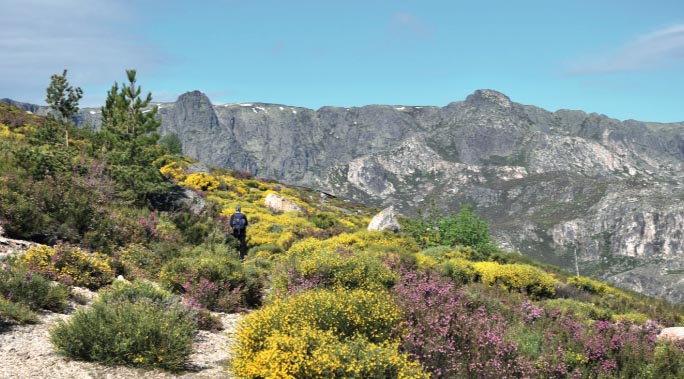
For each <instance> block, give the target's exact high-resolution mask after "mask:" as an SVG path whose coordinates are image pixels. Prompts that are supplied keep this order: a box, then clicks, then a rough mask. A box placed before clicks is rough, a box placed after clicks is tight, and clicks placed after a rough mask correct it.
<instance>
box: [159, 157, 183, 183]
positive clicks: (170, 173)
mask: <svg viewBox="0 0 684 379" xmlns="http://www.w3.org/2000/svg"><path fill="white" fill-rule="evenodd" d="M159 171H160V172H161V173H162V175H164V176H165V177H167V178H171V179H174V180H177V181H179V182H182V181H183V180H185V178H186V177H187V175H185V170H184V167H183V164H182V163H180V162H171V163H168V164H166V165H164V166H163V167H162V168H160V169H159Z"/></svg>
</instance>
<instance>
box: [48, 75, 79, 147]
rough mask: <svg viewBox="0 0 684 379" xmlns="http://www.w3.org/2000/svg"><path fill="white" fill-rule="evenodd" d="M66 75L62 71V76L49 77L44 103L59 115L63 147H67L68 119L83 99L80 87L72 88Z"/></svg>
mask: <svg viewBox="0 0 684 379" xmlns="http://www.w3.org/2000/svg"><path fill="white" fill-rule="evenodd" d="M66 75H67V70H66V69H64V72H63V73H62V75H57V74H55V75H52V76H51V77H50V86H48V88H47V90H46V92H47V97H46V98H45V101H46V102H47V103H48V105H50V108H52V109H54V110H55V111H57V113H58V114H59V116H60V118H61V121H62V123H63V125H64V129H65V145H66V146H67V147H69V127H70V126H71V121H70V120H69V119H70V118H71V116H73V115H74V114H75V113H76V112H78V101H79V100H81V98H82V97H83V90H81V87H76V88H73V87H72V86H71V85H70V84H69V82H68V81H67V79H66Z"/></svg>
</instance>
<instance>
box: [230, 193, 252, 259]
mask: <svg viewBox="0 0 684 379" xmlns="http://www.w3.org/2000/svg"><path fill="white" fill-rule="evenodd" d="M241 210H242V208H240V206H239V205H238V206H237V207H235V213H233V215H232V216H230V227H231V228H232V229H233V237H235V238H237V240H238V241H240V249H239V252H240V259H242V260H243V261H244V260H245V255H247V241H246V240H245V239H246V238H247V225H248V222H247V216H245V215H244V213H242V212H241Z"/></svg>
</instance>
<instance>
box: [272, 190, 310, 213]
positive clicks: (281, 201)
mask: <svg viewBox="0 0 684 379" xmlns="http://www.w3.org/2000/svg"><path fill="white" fill-rule="evenodd" d="M264 205H266V208H268V209H270V210H271V211H273V212H278V213H284V212H302V211H304V209H303V208H302V207H301V206H300V205H299V204H297V203H295V202H294V201H292V200H290V199H286V198H284V197H282V196H280V195H276V194H274V193H269V194H268V195H266V199H264Z"/></svg>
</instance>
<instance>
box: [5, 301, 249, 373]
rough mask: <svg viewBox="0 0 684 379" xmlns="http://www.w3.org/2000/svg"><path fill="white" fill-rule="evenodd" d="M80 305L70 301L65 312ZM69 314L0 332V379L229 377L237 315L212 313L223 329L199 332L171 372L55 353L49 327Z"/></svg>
mask: <svg viewBox="0 0 684 379" xmlns="http://www.w3.org/2000/svg"><path fill="white" fill-rule="evenodd" d="M78 307H81V305H77V304H72V306H71V307H70V309H71V310H70V312H69V314H71V313H73V311H75V310H76V309H77V308H78ZM69 314H58V313H51V312H47V313H44V314H42V315H41V316H40V320H41V321H40V323H39V324H35V325H23V326H14V327H12V328H11V329H9V330H5V331H4V332H0V362H2V365H1V368H0V379H35V378H51V379H62V378H64V379H76V378H78V379H81V378H83V379H91V378H92V379H95V378H98V379H99V378H102V379H115V378H116V379H128V378H130V379H165V378H176V379H178V378H183V379H190V378H197V379H199V378H202V379H213V378H232V377H233V376H232V375H230V373H229V372H228V371H227V368H226V363H227V361H228V358H229V357H230V352H231V350H232V349H231V347H232V345H233V343H234V342H235V339H234V331H235V327H236V325H237V322H238V320H239V319H240V317H241V315H239V314H225V313H216V314H215V315H216V316H218V317H219V318H220V319H221V321H222V322H223V326H224V328H225V329H224V330H222V331H217V332H207V331H200V332H199V334H198V335H197V337H196V340H195V352H194V354H192V356H191V357H190V366H189V367H188V369H187V370H186V371H184V372H181V373H178V374H171V373H168V372H165V371H161V370H143V369H136V368H131V367H121V366H105V365H101V364H97V363H92V362H82V361H75V360H73V359H70V358H67V357H65V356H62V355H60V354H58V353H57V352H56V351H55V350H54V349H53V347H52V344H51V343H50V335H49V330H50V328H51V327H52V326H53V325H54V324H55V323H56V322H57V321H58V320H63V319H67V318H68V317H69Z"/></svg>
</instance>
